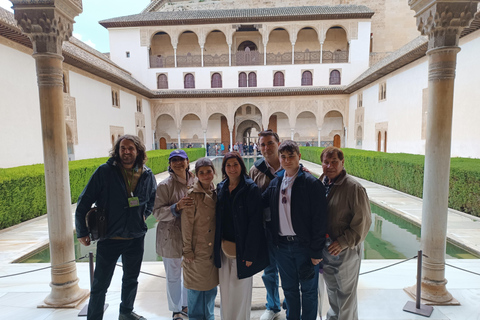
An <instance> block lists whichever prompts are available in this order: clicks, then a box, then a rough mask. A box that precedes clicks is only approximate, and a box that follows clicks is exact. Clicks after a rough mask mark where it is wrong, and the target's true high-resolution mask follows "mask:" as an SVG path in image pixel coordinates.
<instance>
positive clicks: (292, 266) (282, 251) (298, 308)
mask: <svg viewBox="0 0 480 320" xmlns="http://www.w3.org/2000/svg"><path fill="white" fill-rule="evenodd" d="M276 258H277V264H278V269H279V271H280V277H281V278H282V287H283V292H284V294H285V300H286V302H287V320H299V319H302V320H315V319H317V308H318V296H317V295H318V268H319V267H318V265H316V266H314V265H313V264H312V261H311V258H310V252H309V249H308V248H307V247H305V246H303V245H301V244H300V243H299V242H298V241H290V242H287V241H285V242H282V241H281V242H279V244H278V247H277V250H276ZM299 287H300V288H299ZM300 291H301V292H302V294H301V296H300Z"/></svg>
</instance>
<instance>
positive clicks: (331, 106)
mask: <svg viewBox="0 0 480 320" xmlns="http://www.w3.org/2000/svg"><path fill="white" fill-rule="evenodd" d="M346 106H347V100H346V99H330V100H325V101H324V102H323V117H325V115H326V114H327V113H328V112H329V111H338V112H340V113H341V114H342V116H343V117H344V118H345V108H346ZM344 120H345V119H344Z"/></svg>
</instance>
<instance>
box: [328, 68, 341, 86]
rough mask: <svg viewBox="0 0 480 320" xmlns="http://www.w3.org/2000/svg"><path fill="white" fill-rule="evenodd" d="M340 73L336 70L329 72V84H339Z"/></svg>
mask: <svg viewBox="0 0 480 320" xmlns="http://www.w3.org/2000/svg"><path fill="white" fill-rule="evenodd" d="M340 82H341V80H340V71H338V70H332V72H330V81H329V84H340Z"/></svg>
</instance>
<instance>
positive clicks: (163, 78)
mask: <svg viewBox="0 0 480 320" xmlns="http://www.w3.org/2000/svg"><path fill="white" fill-rule="evenodd" d="M157 89H168V78H167V75H166V74H161V75H159V76H158V78H157Z"/></svg>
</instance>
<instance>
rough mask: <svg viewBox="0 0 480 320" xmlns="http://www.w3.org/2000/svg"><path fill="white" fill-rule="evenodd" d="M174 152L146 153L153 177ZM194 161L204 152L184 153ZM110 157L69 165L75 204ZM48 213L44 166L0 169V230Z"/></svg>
mask: <svg viewBox="0 0 480 320" xmlns="http://www.w3.org/2000/svg"><path fill="white" fill-rule="evenodd" d="M170 151H171V150H152V151H148V152H147V156H148V160H147V166H148V167H149V168H151V169H152V171H153V173H154V174H157V173H160V172H163V171H166V170H167V168H168V155H169V154H170ZM185 151H186V152H187V154H188V157H189V158H190V160H191V161H195V160H197V159H198V158H201V157H203V156H204V155H205V149H203V148H197V149H185ZM107 159H108V157H104V158H94V159H86V160H76V161H70V162H69V173H70V192H71V197H72V198H71V200H72V203H75V202H77V199H78V196H79V195H80V193H81V192H82V191H83V188H85V186H86V184H87V182H88V180H89V179H90V177H91V175H92V174H93V172H94V171H95V169H97V167H98V166H99V165H101V164H102V163H105V162H106V161H107ZM46 212H47V204H46V196H45V176H44V166H43V164H36V165H30V166H21V167H15V168H8V169H1V168H0V229H4V228H7V227H10V226H13V225H16V224H18V223H20V222H22V221H26V220H29V219H32V218H35V217H38V216H41V215H43V214H45V213H46Z"/></svg>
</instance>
